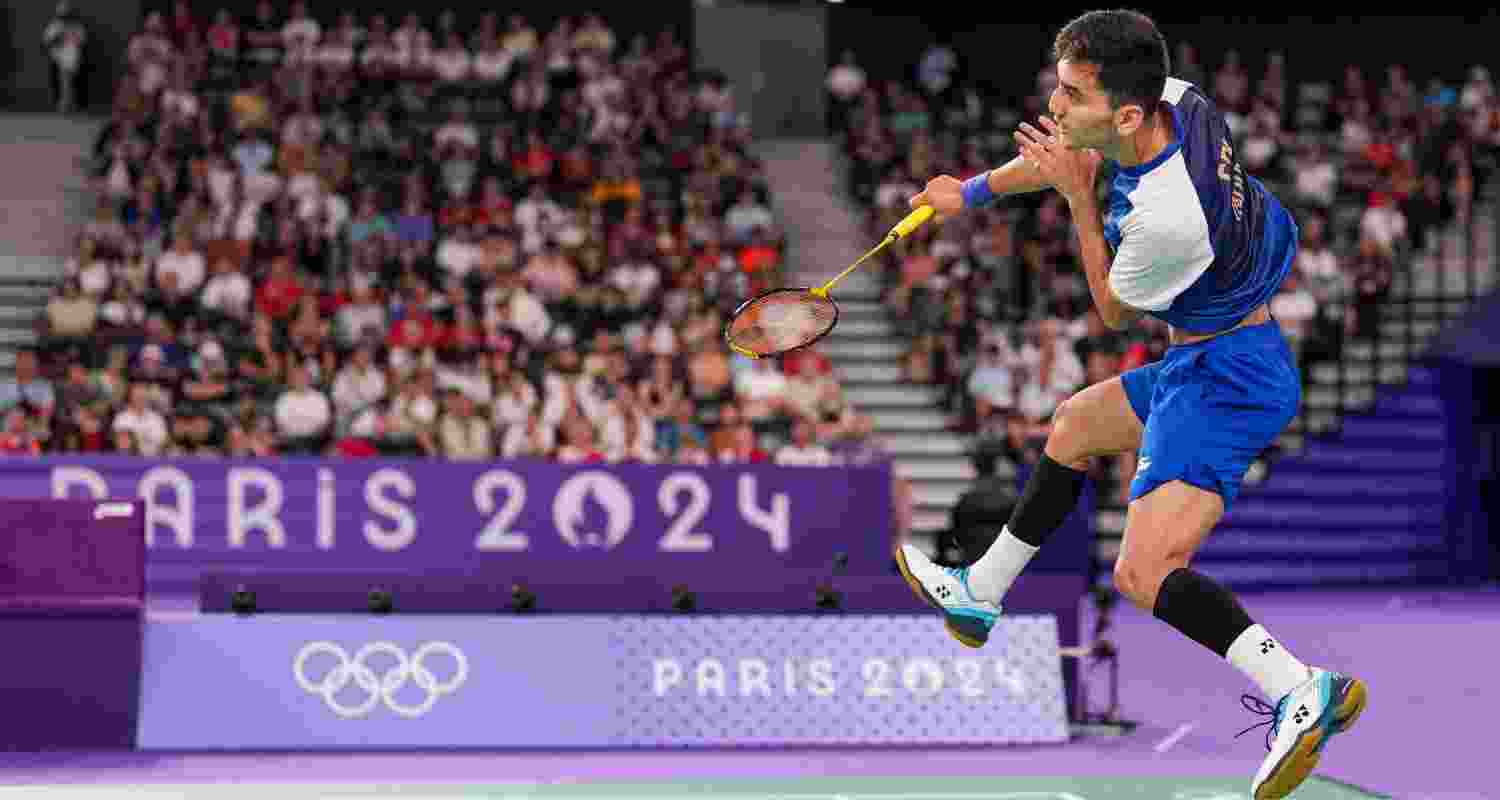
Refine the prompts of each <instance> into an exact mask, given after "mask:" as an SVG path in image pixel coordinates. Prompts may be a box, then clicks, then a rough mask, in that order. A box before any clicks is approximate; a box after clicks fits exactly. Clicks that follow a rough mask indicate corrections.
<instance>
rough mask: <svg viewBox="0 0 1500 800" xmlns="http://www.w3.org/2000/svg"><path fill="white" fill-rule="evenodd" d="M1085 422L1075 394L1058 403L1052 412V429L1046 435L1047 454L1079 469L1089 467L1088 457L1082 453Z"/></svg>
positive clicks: (1060, 462) (1066, 465)
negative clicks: (1079, 410) (1079, 411)
mask: <svg viewBox="0 0 1500 800" xmlns="http://www.w3.org/2000/svg"><path fill="white" fill-rule="evenodd" d="M1086 424H1087V423H1086V422H1085V421H1084V420H1083V419H1082V418H1081V415H1080V414H1079V413H1078V395H1077V394H1073V395H1070V396H1069V397H1068V399H1066V400H1064V401H1062V402H1061V403H1059V404H1058V406H1057V410H1056V411H1053V412H1052V431H1051V433H1050V434H1048V436H1047V454H1048V455H1050V456H1052V460H1054V461H1056V462H1057V463H1059V464H1062V465H1063V466H1065V467H1070V468H1072V469H1076V470H1080V471H1082V470H1087V469H1088V468H1089V458H1088V456H1086V455H1084V453H1085V452H1086V448H1085V444H1084V437H1085V436H1087V431H1086V430H1085V429H1084V426H1085V425H1086Z"/></svg>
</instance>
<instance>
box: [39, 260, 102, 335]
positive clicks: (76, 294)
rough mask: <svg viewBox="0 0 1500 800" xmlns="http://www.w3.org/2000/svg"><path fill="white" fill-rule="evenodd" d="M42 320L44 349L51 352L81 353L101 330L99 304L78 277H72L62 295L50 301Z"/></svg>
mask: <svg viewBox="0 0 1500 800" xmlns="http://www.w3.org/2000/svg"><path fill="white" fill-rule="evenodd" d="M41 321H42V323H43V328H42V340H43V347H44V348H45V349H46V350H47V351H48V352H49V353H58V352H63V351H70V350H72V351H74V352H79V353H81V352H82V351H83V350H84V349H86V348H87V347H88V346H89V344H90V341H89V340H90V339H91V337H92V336H93V335H94V331H95V329H96V328H97V327H98V323H99V301H98V300H97V299H96V298H95V297H93V296H90V295H88V294H85V293H84V292H83V290H82V287H80V285H79V282H78V280H77V279H76V278H68V279H66V280H64V281H63V285H62V290H61V292H60V293H59V294H57V295H54V296H53V297H52V299H50V300H48V301H47V309H46V312H45V314H44V316H43V317H42V320H41Z"/></svg>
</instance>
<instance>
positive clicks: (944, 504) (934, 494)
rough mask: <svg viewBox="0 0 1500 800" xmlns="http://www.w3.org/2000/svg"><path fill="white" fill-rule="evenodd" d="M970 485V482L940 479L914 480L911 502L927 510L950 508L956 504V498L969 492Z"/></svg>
mask: <svg viewBox="0 0 1500 800" xmlns="http://www.w3.org/2000/svg"><path fill="white" fill-rule="evenodd" d="M971 483H972V481H964V480H945V479H941V478H924V479H921V480H914V481H912V482H911V497H912V501H913V502H917V503H921V504H922V505H923V506H925V507H927V508H933V507H937V508H952V507H953V506H954V505H956V504H957V503H958V498H959V497H961V496H963V493H964V492H966V491H968V490H969V486H970V485H971Z"/></svg>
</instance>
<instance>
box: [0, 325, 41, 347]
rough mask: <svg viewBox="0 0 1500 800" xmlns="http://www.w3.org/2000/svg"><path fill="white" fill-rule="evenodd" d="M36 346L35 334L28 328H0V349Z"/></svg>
mask: <svg viewBox="0 0 1500 800" xmlns="http://www.w3.org/2000/svg"><path fill="white" fill-rule="evenodd" d="M30 344H36V332H35V331H33V330H32V329H31V328H30V327H25V328H0V347H12V348H14V347H24V346H26V345H30Z"/></svg>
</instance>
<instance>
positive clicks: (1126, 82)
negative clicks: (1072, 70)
mask: <svg viewBox="0 0 1500 800" xmlns="http://www.w3.org/2000/svg"><path fill="white" fill-rule="evenodd" d="M1052 55H1053V58H1055V59H1056V60H1058V61H1061V60H1062V59H1065V58H1066V59H1068V60H1070V61H1080V62H1086V63H1089V64H1093V65H1095V66H1097V67H1098V68H1099V85H1101V86H1103V87H1104V91H1105V92H1107V93H1108V94H1109V104H1110V107H1111V108H1119V107H1120V106H1122V105H1127V104H1131V105H1140V106H1141V107H1143V108H1145V109H1146V111H1147V112H1148V113H1149V112H1150V111H1151V109H1153V108H1155V107H1156V102H1157V101H1158V100H1160V99H1161V94H1162V90H1163V89H1164V88H1165V87H1166V83H1167V75H1168V74H1169V73H1170V71H1171V69H1172V57H1171V55H1170V54H1169V53H1168V52H1167V40H1166V38H1165V37H1163V36H1162V35H1161V31H1159V30H1157V28H1156V23H1155V22H1153V21H1152V20H1151V18H1150V17H1148V16H1146V15H1145V14H1142V13H1140V12H1139V11H1130V10H1125V9H1120V10H1113V11H1090V12H1088V13H1086V14H1084V15H1082V16H1080V17H1078V18H1076V19H1074V20H1073V21H1072V22H1069V23H1068V24H1067V25H1065V26H1063V29H1062V30H1061V31H1059V32H1058V34H1057V38H1056V39H1055V40H1054V41H1053V43H1052Z"/></svg>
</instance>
